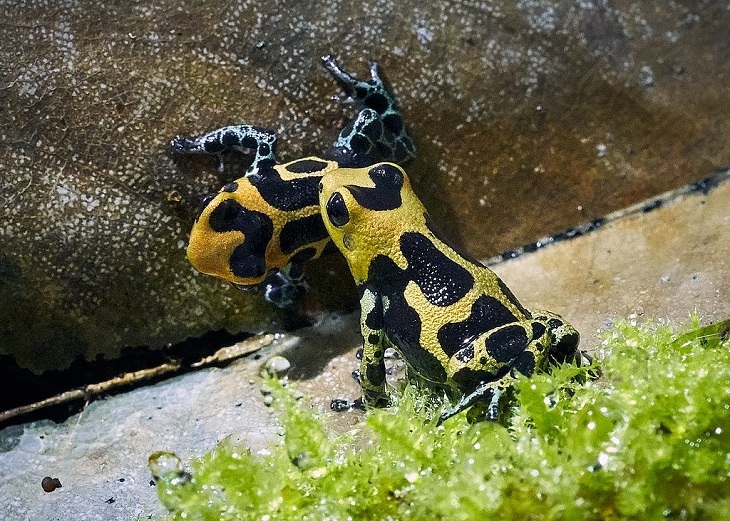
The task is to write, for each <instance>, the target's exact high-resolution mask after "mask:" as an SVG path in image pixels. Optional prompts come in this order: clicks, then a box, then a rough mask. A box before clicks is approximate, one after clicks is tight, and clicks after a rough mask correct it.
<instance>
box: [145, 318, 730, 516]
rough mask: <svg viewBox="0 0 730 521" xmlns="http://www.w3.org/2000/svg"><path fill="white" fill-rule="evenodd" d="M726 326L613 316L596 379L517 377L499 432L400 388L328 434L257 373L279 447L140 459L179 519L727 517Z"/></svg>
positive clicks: (729, 362) (570, 373) (228, 447)
mask: <svg viewBox="0 0 730 521" xmlns="http://www.w3.org/2000/svg"><path fill="white" fill-rule="evenodd" d="M728 325H729V323H728V322H725V323H723V324H721V325H717V326H709V327H705V328H698V324H697V323H696V322H695V324H694V327H693V328H692V329H691V330H689V331H686V332H684V333H682V334H679V335H676V334H674V333H673V332H672V330H671V329H670V328H669V327H668V326H664V325H644V326H640V327H635V326H632V325H630V324H628V323H621V324H619V325H617V326H616V327H615V328H614V329H613V330H611V331H610V332H609V333H608V335H607V336H606V337H605V340H604V342H603V343H602V345H601V346H600V349H599V352H598V353H597V355H598V356H597V357H596V358H597V359H598V364H597V365H600V368H601V371H602V377H601V378H599V379H597V380H590V381H589V382H588V383H586V384H584V385H581V384H579V383H576V380H580V379H581V378H580V377H581V375H582V376H583V377H584V376H585V374H584V371H585V370H584V369H579V368H575V367H572V366H562V367H558V368H556V369H555V370H554V371H552V373H551V374H549V375H545V374H541V375H535V376H533V377H532V378H531V379H522V380H521V381H519V382H518V385H517V393H516V395H517V397H516V401H515V403H514V411H513V414H512V416H511V418H510V419H509V421H508V425H507V428H505V427H504V426H502V425H499V424H492V423H478V424H474V425H469V424H468V423H467V422H466V418H465V415H463V414H462V415H458V416H457V417H455V418H452V419H451V420H448V421H447V422H446V423H445V424H444V425H442V426H438V427H437V426H436V425H435V421H434V419H433V418H435V417H436V416H437V415H438V407H435V406H434V404H433V400H432V399H429V398H427V397H425V396H424V394H423V393H421V392H419V391H418V390H416V389H414V388H412V387H407V388H406V389H405V390H404V392H403V394H402V395H401V397H400V399H399V401H398V403H397V405H396V406H395V407H393V408H391V409H388V410H377V411H371V412H369V413H368V415H367V420H366V422H365V423H364V424H363V426H362V427H361V429H360V432H358V433H356V434H350V435H348V436H333V435H328V434H327V431H326V429H325V425H324V420H323V418H325V419H326V417H327V416H328V415H329V414H330V413H326V414H323V415H322V418H320V417H319V415H318V414H317V413H316V412H315V411H312V410H310V409H307V408H306V407H304V406H303V405H301V404H298V403H297V402H296V401H295V400H294V399H293V398H292V397H291V394H290V392H289V391H287V390H286V389H284V388H282V387H281V386H279V385H277V384H275V383H272V386H273V387H274V388H275V396H276V402H277V403H278V404H279V407H280V408H281V412H282V414H281V417H282V424H283V429H284V433H285V434H284V443H283V444H281V445H277V446H274V447H273V448H272V449H271V452H270V454H267V455H259V454H252V453H251V452H250V451H247V450H246V449H244V448H241V447H236V446H234V445H233V444H232V443H223V444H221V445H220V446H219V447H217V448H216V449H215V450H214V451H213V452H211V453H210V454H208V455H206V456H205V457H203V458H201V459H200V460H198V461H195V462H193V463H192V472H191V473H186V472H183V471H181V470H180V469H179V468H176V467H175V465H174V464H173V465H172V467H170V464H169V462H168V464H167V467H165V465H159V464H157V465H153V470H154V471H155V473H156V474H157V475H158V476H159V479H158V492H159V495H160V498H161V500H162V501H163V503H164V504H165V506H166V507H167V508H168V509H170V510H171V512H172V515H173V517H174V518H175V519H188V520H189V519H195V520H198V519H211V520H213V519H215V520H218V519H223V520H226V519H272V520H273V519H297V520H299V519H311V520H323V519H332V520H335V519H337V520H339V519H355V520H357V519H404V520H407V519H429V520H431V519H448V520H470V519H507V520H509V519H519V520H529V519H535V520H538V519H539V520H543V519H586V520H592V519H595V520H606V519H607V520H613V519H616V520H618V519H636V520H647V519H708V520H709V519H728V518H730V341H728V340H727V339H725V340H722V339H721V338H720V336H721V334H722V335H724V336H725V337H727V328H728ZM576 377H578V378H576ZM162 461H163V462H164V458H163V460H162ZM158 463H159V462H158Z"/></svg>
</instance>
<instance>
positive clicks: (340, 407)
mask: <svg viewBox="0 0 730 521" xmlns="http://www.w3.org/2000/svg"><path fill="white" fill-rule="evenodd" d="M330 409H332V410H333V411H335V412H343V411H351V410H352V409H359V410H365V404H364V403H363V400H362V398H356V399H354V400H348V399H346V398H335V399H334V400H332V401H331V402H330Z"/></svg>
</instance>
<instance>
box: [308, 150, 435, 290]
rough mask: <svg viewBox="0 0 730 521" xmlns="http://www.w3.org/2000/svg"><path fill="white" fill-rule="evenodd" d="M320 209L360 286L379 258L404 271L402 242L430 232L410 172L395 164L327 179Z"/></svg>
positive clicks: (342, 172)
mask: <svg viewBox="0 0 730 521" xmlns="http://www.w3.org/2000/svg"><path fill="white" fill-rule="evenodd" d="M319 205H320V211H321V213H322V219H323V221H324V224H325V227H326V228H327V232H328V233H329V235H330V237H331V238H332V240H333V242H334V243H335V245H336V246H337V247H338V248H339V249H340V251H341V252H342V253H343V255H344V256H345V258H346V259H347V262H348V264H349V265H350V271H352V275H353V276H354V278H355V281H356V282H358V283H360V282H363V281H365V280H366V279H367V277H368V269H369V267H370V263H371V262H372V260H373V259H374V258H375V257H376V256H378V255H385V256H387V257H389V258H390V259H392V260H393V261H395V262H396V263H397V264H398V265H400V266H401V267H405V265H406V261H405V258H404V257H403V254H402V253H401V251H400V237H401V235H402V234H403V233H405V232H407V231H414V230H420V229H423V228H424V227H425V209H424V207H423V205H422V204H421V202H420V201H419V200H418V198H417V197H416V196H415V194H414V193H413V191H412V189H411V183H410V181H409V180H408V176H407V175H406V173H405V171H404V170H403V169H402V168H401V167H400V166H398V165H395V164H393V163H378V164H376V165H373V166H370V167H366V168H342V169H338V170H333V171H332V172H329V173H327V174H325V175H324V176H323V178H322V181H321V183H320V185H319Z"/></svg>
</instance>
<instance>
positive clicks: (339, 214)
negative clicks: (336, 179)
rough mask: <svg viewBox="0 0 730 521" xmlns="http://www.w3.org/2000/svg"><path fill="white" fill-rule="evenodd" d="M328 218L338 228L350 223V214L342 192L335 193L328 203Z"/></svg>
mask: <svg viewBox="0 0 730 521" xmlns="http://www.w3.org/2000/svg"><path fill="white" fill-rule="evenodd" d="M327 217H328V218H329V220H330V222H331V223H332V224H334V225H335V226H337V227H338V228H340V227H342V226H344V225H346V224H347V223H348V222H349V221H350V212H348V211H347V205H346V204H345V199H344V198H343V197H342V194H341V193H340V192H335V193H333V194H332V195H331V196H330V199H329V201H327Z"/></svg>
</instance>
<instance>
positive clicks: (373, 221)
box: [319, 163, 589, 421]
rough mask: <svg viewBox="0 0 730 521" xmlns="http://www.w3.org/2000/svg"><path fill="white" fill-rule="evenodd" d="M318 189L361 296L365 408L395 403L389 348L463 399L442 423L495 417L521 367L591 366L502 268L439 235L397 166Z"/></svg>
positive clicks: (571, 334)
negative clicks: (388, 382) (520, 296)
mask: <svg viewBox="0 0 730 521" xmlns="http://www.w3.org/2000/svg"><path fill="white" fill-rule="evenodd" d="M319 190H320V194H319V202H320V207H321V212H322V216H323V218H324V224H325V226H326V228H327V231H328V233H329V235H330V236H331V238H332V240H333V241H334V243H335V245H336V246H337V247H338V248H339V249H340V251H341V252H342V253H343V255H344V256H345V258H346V259H347V262H348V264H349V267H350V271H351V272H352V276H353V277H354V279H355V282H356V284H357V286H358V289H359V292H360V305H361V321H360V326H361V330H362V336H363V339H364V348H363V354H362V359H361V366H360V372H359V373H360V374H359V379H360V383H361V386H362V390H363V401H364V402H365V405H368V406H376V407H377V406H383V405H386V404H387V403H388V397H387V394H386V391H385V365H384V353H385V349H386V348H387V347H394V348H395V349H396V350H397V351H398V352H400V354H401V355H402V356H403V358H404V359H405V361H406V364H407V367H408V375H409V377H410V378H414V379H416V380H420V381H422V382H424V383H426V384H427V385H428V386H429V387H436V388H440V389H443V390H444V391H446V393H447V395H448V396H449V397H450V398H451V399H452V400H455V401H457V404H456V405H455V406H454V407H453V408H451V409H449V410H447V411H446V412H444V413H443V414H442V416H441V417H440V420H439V421H444V420H446V419H447V418H449V417H451V416H453V415H454V414H457V413H458V412H460V411H463V410H465V409H467V408H469V407H471V406H472V405H474V404H477V403H479V404H480V407H481V409H480V408H475V411H477V413H478V414H481V413H485V414H486V417H487V418H488V419H490V420H496V419H497V418H498V416H499V414H500V408H499V406H500V397H501V396H502V395H503V391H504V390H505V388H506V387H508V386H509V384H510V382H511V381H512V380H513V379H514V378H515V376H516V375H517V374H518V373H519V374H522V375H525V376H530V375H532V373H533V372H534V371H536V370H544V369H546V368H547V366H548V365H549V364H550V363H554V362H563V361H573V362H577V363H589V360H588V359H587V358H585V357H584V355H583V354H582V353H581V352H579V351H578V349H577V348H578V342H579V334H578V332H577V331H576V330H575V329H574V328H573V327H572V326H570V325H569V324H567V323H566V322H565V321H563V319H562V318H560V317H559V316H558V315H556V314H554V313H550V312H546V311H530V310H528V309H525V308H524V307H523V306H522V305H521V304H520V303H519V301H518V300H517V299H516V298H515V296H514V295H513V294H512V292H511V291H510V290H509V289H508V288H507V286H505V284H504V283H503V282H502V281H501V280H500V279H499V277H497V275H496V274H495V273H494V272H492V271H491V270H490V269H488V268H486V267H485V266H483V265H482V264H480V263H479V262H477V261H475V260H472V259H471V258H469V257H468V256H466V255H464V254H462V253H460V252H458V251H457V250H456V249H455V248H454V247H453V246H451V245H449V244H448V243H447V242H446V241H445V240H444V239H442V238H441V237H440V236H439V234H438V233H437V232H436V231H435V230H434V227H433V225H432V223H431V221H430V219H429V216H428V214H427V213H426V209H425V208H424V206H423V204H422V203H421V201H419V199H418V198H417V197H416V195H415V194H414V192H413V190H412V189H411V184H410V182H409V180H408V177H407V175H406V173H405V172H404V171H403V169H402V168H400V167H399V166H397V165H395V164H392V163H380V164H376V165H374V166H370V167H366V168H355V169H337V170H332V171H330V172H327V173H326V174H325V175H324V176H323V177H322V180H321V183H320V188H319ZM354 404H355V403H354V402H346V401H334V402H333V408H335V409H337V408H344V407H349V406H352V405H354ZM485 408H486V411H485V410H484V409H485Z"/></svg>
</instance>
